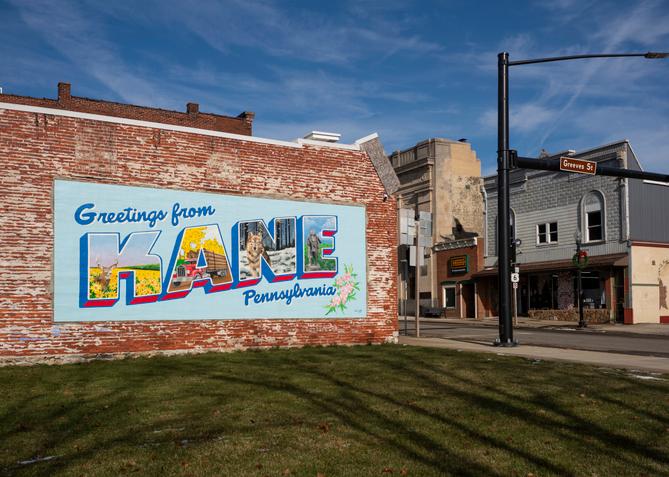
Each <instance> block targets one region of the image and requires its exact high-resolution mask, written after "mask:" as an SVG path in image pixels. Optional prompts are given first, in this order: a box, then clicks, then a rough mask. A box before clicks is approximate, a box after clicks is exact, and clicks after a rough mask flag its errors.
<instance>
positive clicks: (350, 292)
mask: <svg viewBox="0 0 669 477" xmlns="http://www.w3.org/2000/svg"><path fill="white" fill-rule="evenodd" d="M357 278H358V275H357V274H356V273H354V272H353V265H344V274H343V275H340V276H338V277H337V279H336V280H335V282H334V284H333V285H334V287H335V288H336V289H337V293H336V294H335V296H333V297H332V299H331V300H330V303H328V304H327V305H326V306H325V308H326V309H327V310H328V311H327V313H326V315H329V314H330V313H335V312H337V311H344V310H346V304H347V303H349V302H351V301H353V300H355V299H356V293H357V292H359V291H360V283H359V282H358V280H357Z"/></svg>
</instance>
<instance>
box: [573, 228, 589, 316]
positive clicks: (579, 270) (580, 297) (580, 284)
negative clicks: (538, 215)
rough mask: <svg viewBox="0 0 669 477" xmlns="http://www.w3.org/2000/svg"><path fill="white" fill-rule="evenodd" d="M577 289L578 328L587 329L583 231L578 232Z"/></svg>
mask: <svg viewBox="0 0 669 477" xmlns="http://www.w3.org/2000/svg"><path fill="white" fill-rule="evenodd" d="M575 261H576V270H577V271H576V274H577V277H576V287H577V289H578V291H577V293H578V327H579V328H586V327H587V326H588V325H587V323H586V322H585V318H584V316H583V280H582V279H583V266H582V265H581V231H580V230H579V231H577V232H576V260H575Z"/></svg>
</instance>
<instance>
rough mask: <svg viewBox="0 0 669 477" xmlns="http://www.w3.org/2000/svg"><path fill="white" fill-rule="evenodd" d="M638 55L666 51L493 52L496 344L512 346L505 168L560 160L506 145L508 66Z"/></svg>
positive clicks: (643, 175) (603, 170)
mask: <svg viewBox="0 0 669 477" xmlns="http://www.w3.org/2000/svg"><path fill="white" fill-rule="evenodd" d="M627 57H641V58H648V59H656V58H667V57H669V53H656V52H648V53H611V54H591V55H570V56H556V57H552V58H536V59H530V60H519V61H509V54H508V53H507V52H503V53H500V54H499V55H497V211H498V212H497V245H498V247H497V249H498V260H497V270H498V283H499V338H498V339H497V340H496V341H495V344H496V345H499V346H516V344H517V342H516V341H515V340H514V339H513V322H512V317H511V261H510V252H511V237H510V234H509V226H510V222H511V210H510V209H511V207H510V197H509V171H510V169H511V168H514V167H522V168H525V169H545V170H557V171H559V170H560V161H559V159H558V160H551V159H529V158H520V157H515V156H516V155H515V151H512V150H511V149H509V67H510V66H520V65H531V64H536V63H550V62H554V61H568V60H581V59H587V58H627ZM596 173H597V174H598V175H606V176H614V177H630V178H633V179H648V180H656V181H662V182H667V181H669V175H666V174H655V173H652V172H641V171H630V170H627V169H616V168H613V167H605V166H598V167H597V172H596Z"/></svg>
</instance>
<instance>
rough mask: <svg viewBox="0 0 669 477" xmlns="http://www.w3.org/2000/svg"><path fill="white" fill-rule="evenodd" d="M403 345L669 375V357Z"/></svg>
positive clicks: (449, 343) (421, 341) (409, 340)
mask: <svg viewBox="0 0 669 477" xmlns="http://www.w3.org/2000/svg"><path fill="white" fill-rule="evenodd" d="M399 343H400V344H402V345H409V346H423V347H428V348H446V349H455V350H460V351H469V352H476V353H494V354H497V355H501V356H517V357H522V358H531V359H542V360H547V361H562V362H569V363H584V364H589V365H594V366H605V367H608V368H624V369H635V370H643V371H649V372H653V373H662V374H669V358H659V357H656V356H638V355H630V354H621V353H605V352H600V351H584V350H575V349H565V348H546V347H542V346H518V347H515V348H504V347H495V346H492V345H485V344H479V343H471V342H463V341H456V340H449V339H444V338H414V337H410V336H400V338H399Z"/></svg>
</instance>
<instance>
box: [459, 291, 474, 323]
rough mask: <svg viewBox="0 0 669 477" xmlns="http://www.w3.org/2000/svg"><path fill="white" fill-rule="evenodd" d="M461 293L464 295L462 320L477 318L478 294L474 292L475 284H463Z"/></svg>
mask: <svg viewBox="0 0 669 477" xmlns="http://www.w3.org/2000/svg"><path fill="white" fill-rule="evenodd" d="M460 293H461V294H462V311H461V313H460V318H476V308H475V306H476V304H475V300H476V293H475V292H474V284H473V283H463V284H461V285H460Z"/></svg>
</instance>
